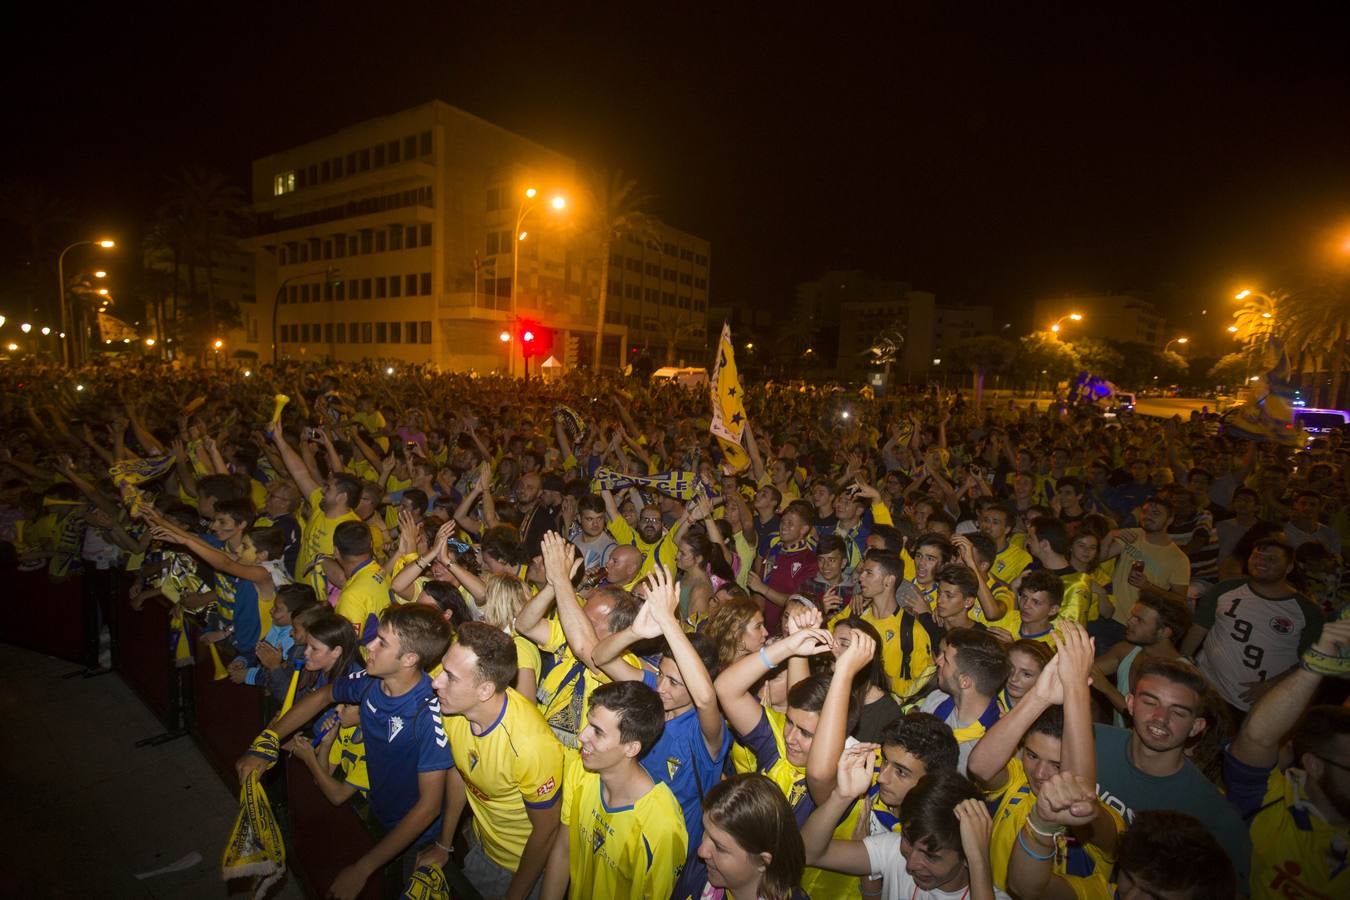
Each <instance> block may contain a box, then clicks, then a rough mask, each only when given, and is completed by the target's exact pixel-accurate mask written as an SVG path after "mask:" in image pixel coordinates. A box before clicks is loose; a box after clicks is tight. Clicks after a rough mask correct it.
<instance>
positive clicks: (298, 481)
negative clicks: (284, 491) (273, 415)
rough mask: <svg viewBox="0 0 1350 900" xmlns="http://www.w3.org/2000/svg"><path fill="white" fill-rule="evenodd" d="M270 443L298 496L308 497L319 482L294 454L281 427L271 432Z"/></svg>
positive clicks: (317, 486) (315, 489)
mask: <svg viewBox="0 0 1350 900" xmlns="http://www.w3.org/2000/svg"><path fill="white" fill-rule="evenodd" d="M272 443H273V445H274V446H275V447H276V448H277V453H278V454H279V455H280V456H281V462H282V465H284V466H285V467H286V471H287V472H289V473H290V476H291V478H292V479H294V481H295V485H296V487H298V488H299V489H300V496H302V497H309V496H310V495H311V494H313V493H314V492H315V491H317V490H318V489H319V482H318V480H317V479H315V477H314V473H313V472H311V471H310V470H309V467H308V466H306V465H305V461H304V460H303V459H301V458H300V454H298V453H296V452H295V448H293V447H292V446H291V444H290V442H289V441H287V440H286V435H285V434H284V433H283V432H282V430H281V427H280V426H277V428H276V429H274V430H273V431H272Z"/></svg>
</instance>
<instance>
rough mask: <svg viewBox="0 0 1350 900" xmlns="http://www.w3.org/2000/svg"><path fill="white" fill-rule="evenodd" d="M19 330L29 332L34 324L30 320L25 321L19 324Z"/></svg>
mask: <svg viewBox="0 0 1350 900" xmlns="http://www.w3.org/2000/svg"><path fill="white" fill-rule="evenodd" d="M19 330H20V331H22V332H23V333H24V334H27V333H28V332H30V331H32V330H33V326H32V324H30V323H28V322H24V323H23V324H22V325H20V326H19Z"/></svg>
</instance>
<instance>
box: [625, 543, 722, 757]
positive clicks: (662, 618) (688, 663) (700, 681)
mask: <svg viewBox="0 0 1350 900" xmlns="http://www.w3.org/2000/svg"><path fill="white" fill-rule="evenodd" d="M648 607H651V609H652V616H653V617H654V618H655V619H656V621H657V623H658V624H659V625H660V628H661V634H662V635H664V636H665V639H666V644H667V645H668V646H669V647H670V655H671V656H672V657H674V659H675V665H676V667H677V668H678V669H679V670H680V678H682V679H684V687H685V690H687V691H688V692H689V699H690V700H692V701H693V702H694V709H696V710H698V725H699V730H700V731H702V732H703V743H704V744H706V745H707V747H708V755H709V756H711V757H712V758H713V759H716V758H717V754H718V753H719V752H721V749H722V741H723V737H724V735H725V734H726V728H727V724H726V720H725V719H723V718H722V707H721V706H719V705H718V703H717V689H716V688H715V687H713V680H712V676H711V675H710V674H709V673H708V668H707V667H706V666H705V665H703V660H702V659H701V658H700V657H699V655H698V651H697V650H695V649H694V645H693V644H691V643H690V642H689V635H687V634H686V633H685V631H684V628H683V627H681V625H680V620H679V612H678V610H679V608H680V595H679V591H678V590H676V588H675V582H674V581H673V579H672V578H671V575H670V570H669V569H667V568H665V567H664V566H658V567H657V568H656V569H654V570H653V571H652V574H651V580H650V582H649V587H648V589H647V602H646V604H644V605H643V609H644V610H645V609H647V608H648ZM639 615H640V614H639Z"/></svg>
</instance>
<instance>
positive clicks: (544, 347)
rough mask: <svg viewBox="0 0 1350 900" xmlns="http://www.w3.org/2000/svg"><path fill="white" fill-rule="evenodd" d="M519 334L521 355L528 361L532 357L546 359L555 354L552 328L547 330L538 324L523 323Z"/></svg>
mask: <svg viewBox="0 0 1350 900" xmlns="http://www.w3.org/2000/svg"><path fill="white" fill-rule="evenodd" d="M517 333H518V334H519V335H520V349H521V353H522V354H523V355H524V356H525V358H526V359H528V358H530V357H531V356H540V357H546V356H548V355H549V354H550V353H552V352H553V329H552V328H545V327H544V326H542V325H540V324H539V323H538V322H521V323H520V327H519V329H518V332H517Z"/></svg>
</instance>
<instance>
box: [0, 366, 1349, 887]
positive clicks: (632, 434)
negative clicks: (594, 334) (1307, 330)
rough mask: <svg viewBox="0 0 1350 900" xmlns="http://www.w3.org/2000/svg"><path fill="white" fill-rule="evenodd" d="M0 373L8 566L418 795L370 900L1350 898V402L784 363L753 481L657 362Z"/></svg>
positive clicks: (370, 792) (286, 731) (331, 769)
mask: <svg viewBox="0 0 1350 900" xmlns="http://www.w3.org/2000/svg"><path fill="white" fill-rule="evenodd" d="M0 379H3V380H4V382H5V392H4V394H3V397H0V422H2V423H3V427H4V431H5V433H6V435H7V436H8V437H7V440H6V441H5V442H4V443H5V448H4V449H3V450H0V473H2V474H0V477H2V478H3V487H2V490H3V493H2V494H0V542H3V547H4V548H5V557H4V559H3V563H4V564H5V565H7V566H10V567H15V566H17V567H19V568H24V569H40V568H44V567H45V569H46V570H47V572H48V573H49V575H50V576H51V577H52V578H67V577H76V576H78V577H79V578H80V579H81V583H82V590H83V591H84V592H85V594H86V596H87V597H89V598H90V599H91V602H92V603H94V605H95V607H96V608H97V609H98V610H99V611H100V612H101V613H102V615H103V616H104V617H106V616H107V614H108V613H109V611H110V610H111V609H112V606H113V605H116V607H117V612H118V614H123V615H135V614H136V612H135V611H136V610H138V609H141V608H143V605H144V604H146V603H164V604H167V605H169V606H171V607H172V610H173V618H172V620H171V621H172V622H173V623H174V626H173V627H174V628H175V629H178V631H176V632H175V634H176V637H177V638H178V643H179V645H180V646H179V647H178V650H177V653H178V655H179V657H180V658H181V660H182V661H183V662H184V663H189V662H191V659H192V657H193V655H194V653H193V648H192V647H190V646H188V644H189V643H190V642H189V639H188V637H187V635H188V634H189V632H188V631H187V630H186V628H185V626H184V623H188V622H195V623H197V625H198V626H199V628H198V630H199V631H200V633H201V635H202V637H201V640H203V641H206V642H209V643H210V644H211V647H212V649H213V651H214V653H216V654H217V655H218V657H219V658H220V660H221V664H222V666H223V667H224V672H225V673H226V676H227V677H228V678H229V679H230V680H231V681H232V682H234V683H235V684H237V685H238V690H240V691H262V692H266V693H267V694H268V695H270V696H271V697H274V698H276V699H277V701H278V702H279V703H280V702H282V699H283V698H285V708H284V712H283V713H281V714H280V715H279V716H278V717H277V718H276V719H275V720H273V721H272V723H271V724H270V726H269V727H268V728H267V729H266V730H265V731H263V732H262V733H261V734H260V735H259V736H258V739H257V740H256V741H255V742H254V743H253V745H252V746H250V747H240V748H239V749H240V753H241V756H240V759H239V762H238V764H237V771H238V775H239V777H240V779H241V781H243V780H245V779H248V778H251V777H255V776H256V777H262V776H263V774H264V773H265V772H267V770H268V769H269V768H270V767H271V766H272V765H273V764H274V763H275V762H276V761H277V760H278V758H279V756H280V755H281V754H286V753H290V754H293V755H294V756H295V757H296V758H297V759H299V760H300V761H301V762H303V764H304V765H305V767H306V769H307V770H308V771H309V773H310V774H311V775H312V776H313V778H314V780H315V782H316V783H317V784H318V785H319V787H320V789H321V790H322V792H323V793H324V795H325V796H326V797H327V798H328V799H329V800H330V801H331V802H332V803H333V804H334V805H342V804H353V805H360V806H363V807H364V808H366V809H367V810H368V812H369V814H370V815H371V816H372V817H373V818H374V819H375V820H376V821H377V822H378V823H379V824H380V826H382V832H381V833H382V835H383V836H382V837H381V838H380V839H379V840H378V841H377V842H376V843H374V844H373V845H372V846H371V848H370V849H369V850H368V852H366V853H365V854H364V855H363V856H361V857H360V858H358V859H352V860H350V863H349V865H348V866H347V868H345V869H344V870H343V871H342V872H341V874H340V875H339V876H338V877H337V879H336V881H335V882H334V883H333V884H332V885H331V886H329V887H328V890H329V893H330V895H331V896H334V897H354V896H356V895H358V894H359V893H360V891H361V890H362V888H363V886H364V885H365V884H366V882H367V881H369V880H370V879H371V878H372V877H374V876H375V875H376V873H378V872H380V871H382V870H387V867H389V866H395V867H398V866H401V867H402V869H401V871H402V874H403V876H404V877H409V876H411V875H412V874H413V873H414V872H415V871H417V870H419V869H423V868H426V867H433V866H438V867H442V868H445V867H450V866H455V867H458V868H459V869H460V870H461V871H462V872H463V874H464V876H465V878H466V879H467V881H468V882H469V883H470V884H472V885H473V886H474V887H475V889H476V890H477V891H478V892H479V893H480V894H481V895H482V896H483V897H492V898H495V897H506V898H512V900H523V898H527V897H540V898H545V900H558V898H562V897H565V896H566V897H570V898H575V900H587V898H633V900H636V898H659V900H665V898H680V900H685V898H690V900H700V898H701V900H723V898H726V900H733V898H734V900H757V898H762V900H788V898H813V900H835V898H873V897H883V898H887V900H898V898H910V900H917V898H943V900H947V898H950V900H958V898H963V900H964V898H986V900H987V898H992V897H1018V898H1058V897H1064V898H1075V897H1078V898H1109V897H1122V898H1195V900H1200V898H1231V897H1234V896H1248V895H1250V896H1253V897H1327V898H1331V897H1344V896H1347V895H1350V871H1348V868H1347V867H1348V866H1350V707H1347V706H1346V705H1345V702H1344V701H1345V697H1346V681H1345V680H1344V679H1345V678H1346V677H1347V676H1350V613H1347V612H1346V609H1347V606H1346V585H1347V584H1350V580H1346V579H1343V570H1342V565H1343V556H1342V541H1343V539H1344V538H1345V537H1346V535H1347V531H1350V505H1348V504H1347V502H1346V499H1347V494H1348V493H1350V460H1348V459H1347V454H1350V442H1346V440H1345V435H1343V434H1332V435H1325V436H1319V437H1317V438H1316V439H1315V440H1311V441H1308V442H1303V443H1299V444H1297V445H1293V446H1284V445H1276V444H1254V443H1244V442H1239V441H1234V440H1231V439H1229V438H1227V437H1225V436H1223V435H1220V434H1216V433H1214V431H1213V429H1212V428H1211V427H1209V425H1208V424H1207V423H1206V422H1204V421H1203V420H1201V419H1200V418H1199V417H1193V418H1192V419H1191V420H1189V421H1186V420H1183V419H1181V418H1180V417H1178V418H1174V419H1172V420H1155V419H1147V418H1144V417H1137V418H1124V419H1117V420H1103V419H1101V418H1100V417H1096V416H1092V415H1089V414H1086V413H1081V414H1080V413H1077V412H1075V411H1073V410H1065V409H1062V408H1053V407H1052V408H1051V409H1048V410H1041V409H1037V408H1036V407H1035V406H1015V405H1013V404H1012V403H1010V402H1006V401H1004V402H1000V403H996V404H993V405H986V406H984V407H983V408H975V407H974V406H972V405H971V404H969V403H968V402H967V401H966V399H965V398H964V397H963V396H962V395H961V394H959V393H956V394H944V393H941V392H939V391H937V390H935V389H933V390H929V391H918V392H912V393H901V394H898V395H895V396H888V397H877V398H873V397H872V396H870V394H868V395H861V394H858V393H855V392H847V391H844V390H842V389H839V388H824V387H804V386H800V385H773V384H763V385H747V386H746V390H745V405H746V410H747V413H748V416H749V422H750V424H749V426H748V427H747V428H746V430H745V433H744V449H745V451H746V456H747V457H748V460H749V462H748V465H743V466H742V467H740V468H738V467H737V466H736V465H735V464H734V461H733V460H732V459H730V458H726V457H724V455H723V453H722V451H721V449H720V448H719V444H718V442H717V441H715V440H713V439H712V438H711V436H710V434H709V419H710V410H709V397H708V393H707V391H706V390H703V391H694V390H686V389H684V388H681V387H679V386H676V385H670V384H667V385H659V386H658V385H650V384H646V383H642V382H639V381H635V380H631V379H628V380H625V379H623V378H620V377H619V376H594V375H591V374H588V373H585V372H575V373H570V374H568V375H567V376H565V377H563V378H561V379H559V380H556V381H549V382H545V381H541V380H537V379H536V380H530V381H518V380H509V379H505V378H497V377H474V376H471V375H445V374H438V373H434V372H430V371H423V370H420V369H400V370H396V371H392V372H390V371H388V370H386V369H385V368H383V367H376V366H374V365H363V366H345V367H344V366H328V367H317V366H312V367H305V366H299V365H290V366H283V367H279V368H270V367H269V368H264V369H260V370H257V371H252V372H240V371H220V372H190V371H174V372H170V371H168V370H164V371H162V372H154V371H146V372H141V373H137V374H132V373H128V372H124V371H111V370H108V371H102V372H100V371H96V370H86V371H83V372H81V373H78V375H77V376H75V377H72V376H71V375H70V373H67V372H64V371H59V370H53V369H30V370H13V371H10V372H7V373H5V374H3V375H0ZM25 602H40V598H29V599H28V600H27V601H25ZM98 621H99V620H98V619H95V620H94V622H95V625H94V628H95V631H96V630H97V627H98ZM192 633H197V632H196V631H194V632H192ZM89 648H90V650H89V652H90V656H91V662H97V658H98V653H99V635H98V634H97V633H92V632H91V634H90V637H89Z"/></svg>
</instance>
